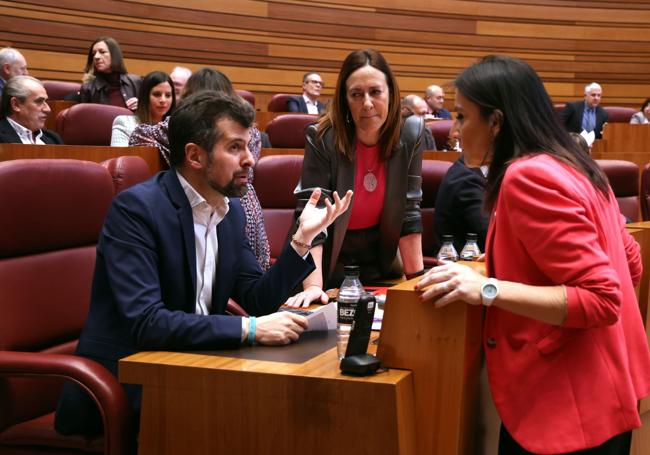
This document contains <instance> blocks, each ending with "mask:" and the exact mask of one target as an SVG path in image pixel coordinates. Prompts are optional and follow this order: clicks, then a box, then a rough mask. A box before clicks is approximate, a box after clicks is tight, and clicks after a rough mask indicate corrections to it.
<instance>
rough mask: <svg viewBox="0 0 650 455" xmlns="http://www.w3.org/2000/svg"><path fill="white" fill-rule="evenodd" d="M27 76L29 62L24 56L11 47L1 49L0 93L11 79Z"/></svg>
mask: <svg viewBox="0 0 650 455" xmlns="http://www.w3.org/2000/svg"><path fill="white" fill-rule="evenodd" d="M27 74H29V72H28V71H27V61H26V60H25V57H23V54H21V53H20V52H18V51H17V50H16V49H14V48H11V47H5V48H2V49H0V92H1V91H2V89H4V87H5V84H6V83H7V81H8V80H9V79H11V78H12V77H14V76H22V75H27Z"/></svg>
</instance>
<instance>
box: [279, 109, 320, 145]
mask: <svg viewBox="0 0 650 455" xmlns="http://www.w3.org/2000/svg"><path fill="white" fill-rule="evenodd" d="M317 118H318V116H316V115H311V114H284V115H279V116H277V117H276V118H274V119H273V120H271V121H270V122H269V124H268V125H266V134H268V135H269V141H271V145H272V146H273V147H275V148H299V149H301V148H304V147H305V129H306V128H307V127H308V126H309V125H311V124H312V123H314V122H315V121H316V119H317Z"/></svg>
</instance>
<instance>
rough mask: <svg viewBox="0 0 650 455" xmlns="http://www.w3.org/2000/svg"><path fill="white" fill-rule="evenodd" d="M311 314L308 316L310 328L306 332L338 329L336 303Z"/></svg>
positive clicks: (324, 306)
mask: <svg viewBox="0 0 650 455" xmlns="http://www.w3.org/2000/svg"><path fill="white" fill-rule="evenodd" d="M310 313H311V314H309V315H308V316H307V321H309V327H307V330H306V332H317V331H321V330H334V329H336V316H337V314H336V302H332V303H328V304H327V305H323V306H322V307H320V308H318V309H316V310H313V311H311V312H310Z"/></svg>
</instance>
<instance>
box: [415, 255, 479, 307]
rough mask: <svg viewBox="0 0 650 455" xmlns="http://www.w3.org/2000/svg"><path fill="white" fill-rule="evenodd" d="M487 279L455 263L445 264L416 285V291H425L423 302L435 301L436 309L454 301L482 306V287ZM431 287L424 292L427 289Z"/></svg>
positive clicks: (434, 269) (421, 297) (427, 274)
mask: <svg viewBox="0 0 650 455" xmlns="http://www.w3.org/2000/svg"><path fill="white" fill-rule="evenodd" d="M485 281H487V277H485V276H483V275H481V274H480V273H478V272H476V271H475V270H474V269H472V268H471V267H468V266H466V265H461V264H457V263H455V262H443V263H442V264H441V265H438V266H436V267H434V268H432V269H431V270H429V271H428V272H427V273H426V274H425V275H424V277H422V279H421V280H420V281H419V282H418V284H416V285H415V290H416V291H423V292H422V295H421V296H420V299H421V300H430V299H435V306H436V308H440V307H443V306H445V305H447V304H448V303H449V302H453V301H454V300H462V301H464V302H467V303H469V304H470V305H480V304H481V287H482V286H483V284H484V283H485ZM427 286H430V287H429V288H428V289H426V290H424V288H425V287H427Z"/></svg>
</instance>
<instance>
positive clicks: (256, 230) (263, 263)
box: [129, 68, 270, 270]
mask: <svg viewBox="0 0 650 455" xmlns="http://www.w3.org/2000/svg"><path fill="white" fill-rule="evenodd" d="M202 90H214V91H217V92H224V93H227V94H229V95H231V96H237V92H235V89H234V88H233V86H232V84H231V82H230V79H228V76H226V75H225V74H223V73H222V72H221V71H218V70H214V69H212V68H201V69H200V70H198V71H197V72H195V73H194V74H192V75H191V76H190V78H189V79H188V80H187V83H186V84H185V87H184V89H183V96H182V97H183V98H185V97H188V96H190V95H192V94H193V93H198V92H200V91H202ZM181 102H182V101H181ZM168 131H169V117H168V118H166V119H165V120H163V121H162V122H159V123H156V124H155V125H148V124H145V123H141V124H140V125H138V126H136V127H135V129H134V130H133V133H131V136H130V138H129V145H147V146H153V147H158V150H159V151H160V155H161V157H162V158H163V160H164V164H166V165H167V167H169V135H168ZM248 149H249V150H250V152H251V154H252V155H253V157H254V158H255V163H257V162H258V161H259V159H260V151H261V139H260V132H259V130H258V129H257V128H255V127H252V128H251V140H250V142H249V143H248ZM253 177H254V174H253V170H252V169H251V171H250V175H249V179H248V184H247V186H248V192H247V193H246V194H245V195H244V196H242V197H241V198H240V201H241V206H242V208H243V209H244V212H245V213H246V236H247V237H248V241H249V243H250V245H251V248H252V249H253V252H254V253H255V257H256V258H257V262H259V264H260V267H262V270H267V269H268V268H269V261H270V248H269V240H268V238H267V235H266V229H265V228H264V217H263V215H262V207H261V206H260V201H259V200H258V199H257V194H256V193H255V188H254V187H253Z"/></svg>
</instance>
